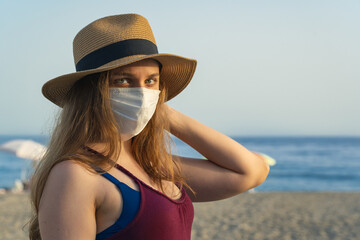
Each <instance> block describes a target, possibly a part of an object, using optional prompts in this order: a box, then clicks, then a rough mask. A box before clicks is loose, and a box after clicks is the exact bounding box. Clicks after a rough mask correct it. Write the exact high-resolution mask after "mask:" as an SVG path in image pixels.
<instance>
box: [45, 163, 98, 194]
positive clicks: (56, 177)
mask: <svg viewBox="0 0 360 240" xmlns="http://www.w3.org/2000/svg"><path fill="white" fill-rule="evenodd" d="M97 179H98V174H96V173H94V172H91V171H89V169H88V168H87V167H86V166H84V165H83V164H81V163H79V162H77V161H75V160H66V161H62V162H59V163H57V164H56V165H55V166H54V167H53V168H52V169H51V171H50V173H49V176H48V179H47V181H46V185H45V189H44V190H45V191H46V190H47V191H49V192H58V191H64V192H66V193H69V194H78V193H79V190H81V193H85V192H88V194H89V195H90V194H94V193H96V191H95V190H96V189H97V187H98V186H97ZM94 197H95V196H94Z"/></svg>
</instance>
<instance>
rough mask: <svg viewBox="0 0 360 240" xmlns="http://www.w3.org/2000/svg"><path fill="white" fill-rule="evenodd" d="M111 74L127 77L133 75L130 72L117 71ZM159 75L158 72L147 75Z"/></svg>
mask: <svg viewBox="0 0 360 240" xmlns="http://www.w3.org/2000/svg"><path fill="white" fill-rule="evenodd" d="M112 75H113V76H129V77H134V76H135V75H134V74H132V73H127V72H117V73H113V74H112ZM158 76H160V73H153V74H150V75H149V76H148V77H158Z"/></svg>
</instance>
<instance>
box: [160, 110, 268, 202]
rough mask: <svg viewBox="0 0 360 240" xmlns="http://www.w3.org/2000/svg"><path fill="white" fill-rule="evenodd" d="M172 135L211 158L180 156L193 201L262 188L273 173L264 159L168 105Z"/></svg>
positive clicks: (178, 159)
mask: <svg viewBox="0 0 360 240" xmlns="http://www.w3.org/2000/svg"><path fill="white" fill-rule="evenodd" d="M164 110H165V111H166V116H167V117H168V120H169V122H170V132H171V133H172V134H173V135H175V136H176V137H178V138H179V139H181V140H182V141H184V142H185V143H187V144H189V145H190V146H191V147H193V148H194V149H195V150H197V151H198V152H199V153H200V154H202V155H203V156H204V157H206V158H207V160H203V159H194V158H185V157H176V158H177V161H179V163H180V165H181V167H182V171H183V174H184V177H185V180H186V181H187V183H188V184H189V186H190V187H191V188H193V190H194V191H195V192H196V194H195V195H193V194H192V193H191V192H190V191H188V192H189V196H190V197H191V198H192V200H193V201H213V200H219V199H224V198H228V197H231V196H234V195H237V194H239V193H241V192H244V191H247V190H249V189H251V188H254V187H256V186H258V185H260V184H261V183H262V182H263V181H264V180H265V179H266V177H267V175H268V172H269V167H268V165H267V164H266V163H265V162H264V160H263V159H261V158H259V157H258V156H257V155H255V154H253V153H252V152H250V151H249V150H247V149H246V148H245V147H243V146H242V145H241V144H239V143H237V142H236V141H234V140H233V139H231V138H229V137H227V136H225V135H224V134H222V133H220V132H218V131H216V130H214V129H212V128H209V127H207V126H205V125H204V124H202V123H200V122H198V121H196V120H194V119H192V118H190V117H188V116H186V115H184V114H182V113H180V112H178V111H176V110H175V109H173V108H171V107H169V106H167V105H166V104H164Z"/></svg>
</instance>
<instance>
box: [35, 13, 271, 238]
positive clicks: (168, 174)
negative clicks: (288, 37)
mask: <svg viewBox="0 0 360 240" xmlns="http://www.w3.org/2000/svg"><path fill="white" fill-rule="evenodd" d="M74 58H75V63H76V70H77V72H75V73H71V74H67V75H63V76H60V77H58V78H55V79H52V80H50V81H48V82H47V83H46V84H45V85H44V86H43V94H44V95H45V97H47V98H48V99H49V100H50V101H52V102H53V103H55V104H57V105H58V106H60V107H62V111H61V115H60V117H59V119H58V123H57V126H56V128H55V130H54V133H53V135H52V137H51V141H50V144H49V148H48V151H47V153H46V155H45V156H44V158H43V159H42V161H41V162H40V163H39V165H38V167H37V169H36V171H35V173H34V177H33V180H32V192H31V199H32V203H33V206H34V216H33V219H32V221H31V225H30V239H43V240H46V239H52V240H56V239H66V240H72V239H76V240H80V239H84V240H85V239H86V240H87V239H108V240H111V239H135V240H136V239H157V240H162V239H166V240H168V239H173V240H177V239H178V240H185V239H190V237H191V226H192V221H193V215H194V210H193V205H192V202H195V201H196V202H200V201H214V200H219V199H225V198H229V197H231V196H234V195H237V194H239V193H242V192H244V191H247V190H248V189H251V188H254V187H256V186H258V185H259V184H261V183H262V182H263V181H264V180H265V178H266V176H267V174H268V171H269V168H268V166H267V165H266V164H265V162H264V161H263V160H262V159H261V158H259V157H258V156H257V155H256V154H254V153H252V152H250V151H248V150H247V149H246V148H244V147H243V146H241V145H240V144H239V143H237V142H235V141H234V140H232V139H231V138H229V137H227V136H225V135H223V134H221V133H219V132H217V131H215V130H213V129H211V128H209V127H207V126H205V125H203V124H201V123H200V122H198V121H196V120H194V119H192V118H190V117H188V116H186V115H184V114H182V113H180V112H178V111H176V110H174V109H172V108H170V107H169V106H167V105H166V104H165V102H166V101H167V100H169V99H171V98H173V97H175V96H176V95H177V94H179V93H180V92H181V91H182V90H183V89H184V88H185V87H186V86H187V84H188V83H189V82H190V80H191V78H192V76H193V73H194V71H195V67H196V61H195V60H192V59H187V58H183V57H179V56H175V55H171V54H159V53H158V52H157V47H156V43H155V39H154V36H153V34H152V31H151V28H150V26H149V24H148V22H147V20H146V19H145V18H144V17H142V16H140V15H137V14H124V15H116V16H109V17H105V18H102V19H99V20H96V21H94V22H92V23H90V24H89V25H88V26H86V27H85V28H83V29H82V30H81V31H80V32H79V33H78V34H77V36H76V37H75V39H74ZM168 132H170V133H172V134H173V135H175V136H177V137H178V138H180V139H181V140H183V141H184V142H186V143H187V144H189V145H190V146H191V147H193V148H194V149H196V150H197V151H198V152H199V153H201V154H202V155H203V156H205V157H206V159H207V160H203V159H193V158H185V157H180V156H173V155H172V154H171V149H170V138H169V134H168Z"/></svg>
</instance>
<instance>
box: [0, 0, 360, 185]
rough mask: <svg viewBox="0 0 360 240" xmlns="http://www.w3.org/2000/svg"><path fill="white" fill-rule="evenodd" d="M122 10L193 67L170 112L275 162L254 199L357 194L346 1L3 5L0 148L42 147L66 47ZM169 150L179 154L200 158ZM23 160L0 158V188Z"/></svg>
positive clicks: (353, 62) (359, 117)
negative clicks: (268, 194) (26, 143)
mask: <svg viewBox="0 0 360 240" xmlns="http://www.w3.org/2000/svg"><path fill="white" fill-rule="evenodd" d="M132 12H134V13H139V14H141V15H143V16H145V17H146V18H147V19H148V20H149V22H150V24H151V26H152V29H153V32H154V34H155V37H156V40H157V44H158V48H159V51H160V52H162V53H173V54H177V55H182V56H185V57H189V58H195V59H197V60H198V67H197V71H196V73H195V75H194V78H193V80H192V82H191V83H190V84H189V86H188V87H187V88H186V89H185V90H184V91H183V92H182V93H181V94H180V95H179V96H177V97H176V98H175V99H173V100H171V101H170V102H169V105H170V106H172V107H174V108H176V109H178V110H179V111H181V112H183V113H185V114H187V115H190V116H191V117H193V118H195V119H197V120H199V121H201V122H203V123H205V124H206V125H208V126H210V127H212V128H215V129H217V130H219V131H221V132H223V133H225V134H227V135H229V136H231V137H232V138H234V139H235V140H237V141H239V142H240V143H242V144H243V145H245V146H246V147H248V148H250V149H251V150H253V151H258V152H262V153H266V154H269V155H270V156H272V157H273V158H274V159H276V165H275V166H273V167H272V171H271V172H270V175H269V178H268V181H267V182H265V183H264V184H263V185H262V186H260V188H259V190H262V191H279V190H281V191H359V190H360V186H359V184H358V183H359V180H360V175H359V172H360V163H359V162H360V127H359V122H360V111H359V103H360V81H359V80H360V68H359V63H360V45H359V42H360V25H359V22H360V14H359V12H360V2H359V1H356V0H349V1H335V0H318V1H310V0H305V1H285V0H274V1H265V0H258V1H235V0H234V1H229V0H223V1H211V0H208V1H189V0H185V1H177V2H171V1H119V0H106V1H101V2H99V1H93V0H78V1H70V0H63V1H57V2H49V1H41V0H35V1H3V0H2V1H0V13H1V14H0V33H1V37H0V62H1V64H0V83H1V87H0V111H1V114H0V135H1V136H0V144H4V143H6V142H8V141H10V140H14V139H31V140H35V141H37V142H40V143H42V144H44V145H46V143H47V141H48V136H49V135H50V133H51V129H52V126H53V120H54V116H56V114H57V112H58V110H59V109H58V107H56V106H55V105H54V104H52V103H51V102H49V101H47V100H46V99H45V98H44V97H43V96H42V94H41V87H42V85H43V84H44V83H45V82H46V81H48V80H50V79H52V78H55V77H57V76H59V75H63V74H66V73H71V72H74V70H75V67H74V63H73V58H72V40H73V38H74V36H75V35H76V33H77V32H78V31H79V30H80V29H81V28H82V27H84V26H85V25H87V24H88V23H90V22H92V21H94V20H96V19H98V18H101V17H104V16H107V15H114V14H121V13H132ZM175 142H176V143H177V145H178V151H179V153H180V154H183V155H188V156H199V155H198V154H197V153H196V152H194V151H193V150H192V149H191V148H189V147H188V146H186V145H185V144H184V143H182V142H180V141H178V140H175ZM24 161H25V160H23V159H21V158H18V157H16V156H14V155H11V154H8V153H4V152H1V153H0V187H11V186H12V185H13V182H14V181H15V179H17V178H19V176H20V175H21V174H20V172H21V169H22V168H24V166H29V165H30V166H31V164H29V163H26V162H24ZM289 181H290V182H289ZM284 182H286V183H287V184H284Z"/></svg>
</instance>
